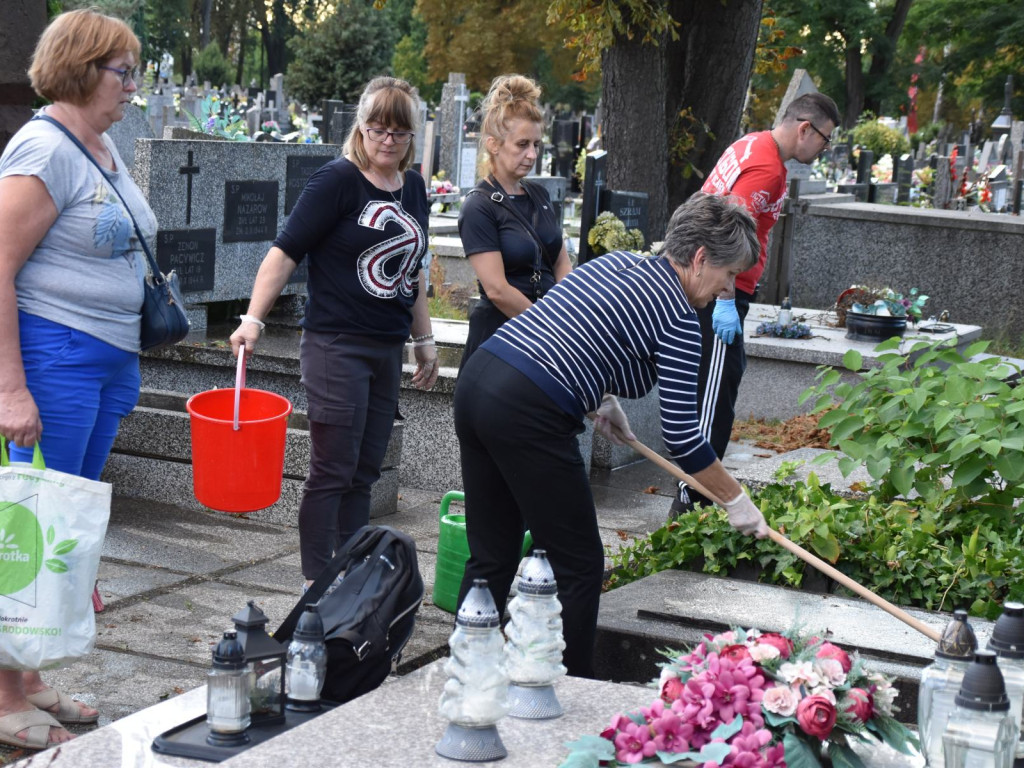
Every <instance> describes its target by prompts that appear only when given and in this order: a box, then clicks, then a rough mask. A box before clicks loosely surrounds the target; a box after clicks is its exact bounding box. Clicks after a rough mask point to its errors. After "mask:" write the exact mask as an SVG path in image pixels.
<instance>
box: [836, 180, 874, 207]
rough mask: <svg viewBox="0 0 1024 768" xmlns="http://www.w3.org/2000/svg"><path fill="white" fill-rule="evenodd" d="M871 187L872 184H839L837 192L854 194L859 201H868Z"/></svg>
mask: <svg viewBox="0 0 1024 768" xmlns="http://www.w3.org/2000/svg"><path fill="white" fill-rule="evenodd" d="M870 188H871V185H870V184H837V185H836V192H839V193H840V194H846V195H853V196H854V199H856V201H857V202H858V203H866V202H868V195H869V193H870Z"/></svg>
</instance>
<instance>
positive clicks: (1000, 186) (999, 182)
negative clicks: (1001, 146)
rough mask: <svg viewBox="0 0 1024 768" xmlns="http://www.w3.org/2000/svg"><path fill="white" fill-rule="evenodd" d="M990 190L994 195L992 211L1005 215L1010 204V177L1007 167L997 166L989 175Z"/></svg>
mask: <svg viewBox="0 0 1024 768" xmlns="http://www.w3.org/2000/svg"><path fill="white" fill-rule="evenodd" d="M988 190H989V193H990V194H991V195H992V210H993V211H996V212H997V213H1003V212H1004V211H1005V210H1006V207H1007V203H1008V202H1009V192H1010V177H1009V173H1008V172H1007V170H1006V166H1005V165H997V166H995V167H994V168H992V169H991V170H990V171H989V173H988Z"/></svg>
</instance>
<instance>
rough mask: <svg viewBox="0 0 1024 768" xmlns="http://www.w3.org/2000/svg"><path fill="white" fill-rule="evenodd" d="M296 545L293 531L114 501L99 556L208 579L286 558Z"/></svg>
mask: <svg viewBox="0 0 1024 768" xmlns="http://www.w3.org/2000/svg"><path fill="white" fill-rule="evenodd" d="M298 540H299V532H298V530H296V529H294V528H288V527H285V526H279V525H272V524H269V523H260V522H256V521H254V520H249V519H245V518H241V517H238V516H237V515H226V514H223V513H215V512H196V511H193V510H188V509H182V508H181V507H173V506H170V505H167V504H157V503H154V502H151V501H141V500H138V499H129V498H124V497H115V499H114V502H113V504H112V505H111V512H110V525H109V526H108V530H107V538H106V540H105V541H104V543H103V556H104V557H106V558H113V559H116V560H119V561H122V562H128V563H142V564H145V565H150V566H157V567H161V568H169V569H173V570H175V571H179V572H187V573H208V572H210V571H216V570H218V569H222V568H226V567H228V566H231V565H234V564H236V563H238V562H243V561H246V560H250V561H256V560H262V559H264V558H267V557H271V556H273V555H275V554H277V553H281V554H284V553H287V552H289V551H291V550H293V549H294V548H295V547H296V546H297V545H298Z"/></svg>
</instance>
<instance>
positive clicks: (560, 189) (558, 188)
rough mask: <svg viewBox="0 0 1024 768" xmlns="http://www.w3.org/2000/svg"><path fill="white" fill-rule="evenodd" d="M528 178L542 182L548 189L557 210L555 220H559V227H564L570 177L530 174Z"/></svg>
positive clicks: (536, 182)
mask: <svg viewBox="0 0 1024 768" xmlns="http://www.w3.org/2000/svg"><path fill="white" fill-rule="evenodd" d="M527 180H528V181H531V182H533V183H535V184H540V185H541V186H542V187H544V189H546V190H547V193H548V197H550V198H551V206H552V207H553V208H554V210H555V220H556V221H557V222H558V227H559V229H563V228H564V226H565V194H566V192H567V191H568V187H569V182H568V179H564V178H562V177H561V176H529V177H527Z"/></svg>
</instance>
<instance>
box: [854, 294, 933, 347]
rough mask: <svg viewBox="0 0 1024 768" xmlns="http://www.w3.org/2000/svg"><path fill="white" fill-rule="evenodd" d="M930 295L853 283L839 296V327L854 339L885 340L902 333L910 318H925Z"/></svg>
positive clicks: (914, 320)
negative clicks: (922, 314)
mask: <svg viewBox="0 0 1024 768" xmlns="http://www.w3.org/2000/svg"><path fill="white" fill-rule="evenodd" d="M927 301H928V297H927V296H926V295H924V294H923V293H919V292H918V290H917V288H911V289H910V290H909V291H908V292H907V293H906V295H904V294H903V293H901V292H899V291H896V290H893V289H892V288H889V287H883V288H876V287H872V286H868V285H853V286H850V287H849V288H847V289H846V290H845V291H843V292H842V293H840V294H839V298H838V299H836V305H835V312H836V326H837V327H839V328H846V338H848V339H852V340H854V341H876V342H877V341H884V340H885V339H889V338H892V337H893V336H902V335H903V334H904V332H905V331H906V329H907V320H908V319H909V320H910V322H912V323H916V322H917V321H918V320H920V319H921V312H922V310H923V309H924V305H925V303H926V302H927Z"/></svg>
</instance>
